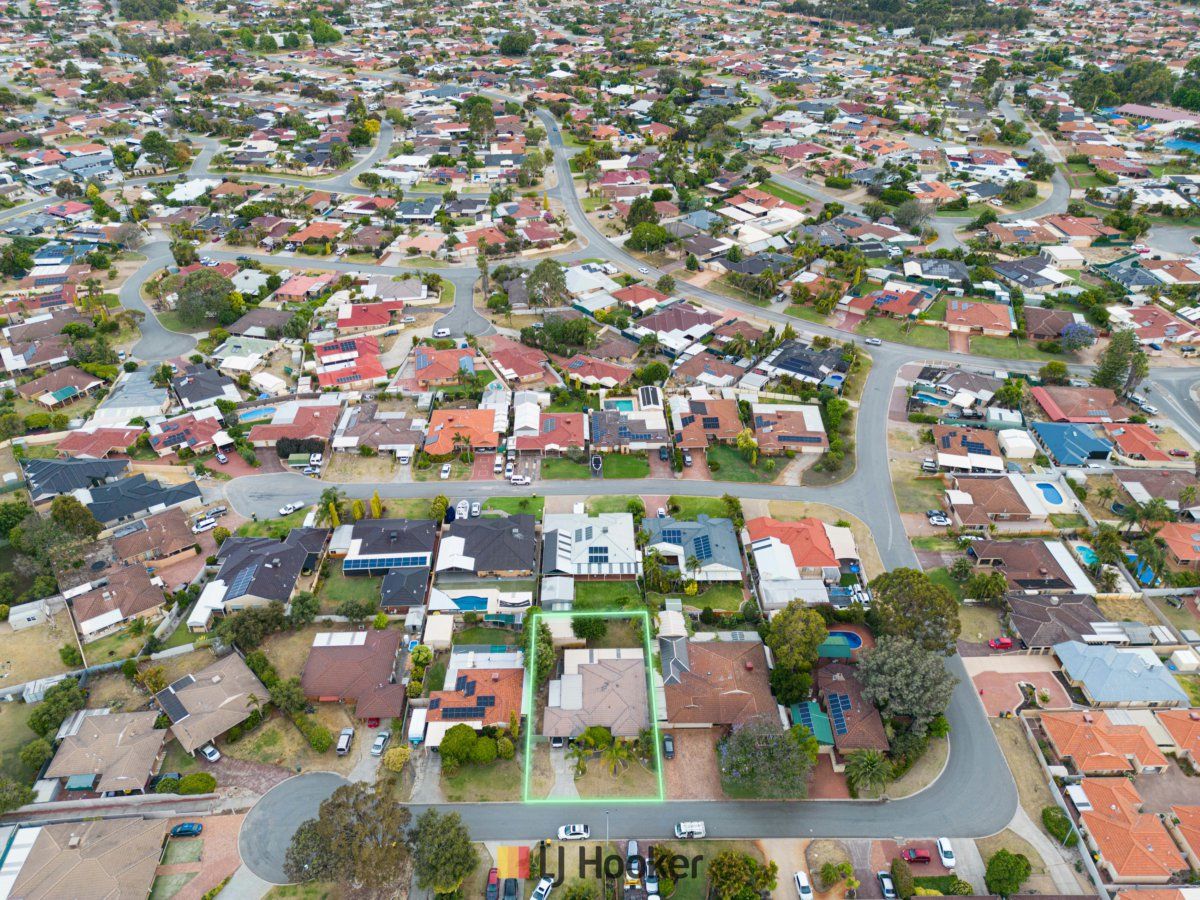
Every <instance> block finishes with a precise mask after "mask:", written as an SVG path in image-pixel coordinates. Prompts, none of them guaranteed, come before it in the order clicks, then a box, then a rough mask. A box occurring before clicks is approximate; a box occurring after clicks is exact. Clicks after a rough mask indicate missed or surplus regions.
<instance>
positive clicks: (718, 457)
mask: <svg viewBox="0 0 1200 900" xmlns="http://www.w3.org/2000/svg"><path fill="white" fill-rule="evenodd" d="M765 461H766V457H762V456H760V457H759V459H758V466H757V467H753V466H751V465H750V461H749V460H748V459H746V457H744V456H742V454H741V453H740V452H739V451H738V450H737V448H736V447H726V446H725V445H723V444H716V445H714V446H712V447H709V448H708V465H709V468H710V469H712V470H713V477H714V478H716V479H720V480H721V481H743V482H757V483H759V484H769V483H770V482H772V481H774V480H775V476H777V475H778V474H779V467H778V466H776V467H775V469H773V470H772V471H770V472H768V471H766V470H765V469H764V468H763V463H764V462H765ZM714 462H715V463H716V464H717V466H716V467H715V468H714V467H713V463H714Z"/></svg>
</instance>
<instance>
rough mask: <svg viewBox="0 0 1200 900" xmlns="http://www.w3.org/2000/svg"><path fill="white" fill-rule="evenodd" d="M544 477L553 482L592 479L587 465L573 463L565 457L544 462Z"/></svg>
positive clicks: (551, 458)
mask: <svg viewBox="0 0 1200 900" xmlns="http://www.w3.org/2000/svg"><path fill="white" fill-rule="evenodd" d="M542 477H543V478H546V479H551V480H573V479H582V478H590V477H591V471H590V470H589V469H588V464H587V463H581V462H573V461H572V460H569V459H567V458H565V457H549V458H547V459H544V460H542Z"/></svg>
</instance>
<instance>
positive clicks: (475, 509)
mask: <svg viewBox="0 0 1200 900" xmlns="http://www.w3.org/2000/svg"><path fill="white" fill-rule="evenodd" d="M481 512H483V507H481V506H480V505H479V501H478V500H476V501H475V502H474V503H472V504H471V518H472V519H478V518H479V514H480V513H481Z"/></svg>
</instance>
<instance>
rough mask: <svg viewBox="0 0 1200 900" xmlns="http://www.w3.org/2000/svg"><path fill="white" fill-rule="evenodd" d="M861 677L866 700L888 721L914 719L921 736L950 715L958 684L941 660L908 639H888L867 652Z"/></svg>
mask: <svg viewBox="0 0 1200 900" xmlns="http://www.w3.org/2000/svg"><path fill="white" fill-rule="evenodd" d="M858 677H859V679H860V680H861V681H862V683H863V696H864V697H866V698H867V699H868V700H870V701H871V702H872V703H873V704H875V706H877V707H878V708H879V711H880V712H881V713H882V714H883V715H884V717H885V718H897V717H910V718H911V719H912V726H911V727H912V730H913V731H915V732H916V733H918V734H923V733H924V732H925V729H926V728H928V726H929V723H930V722H932V721H933V720H934V719H936V718H937V717H938V716H940V715H941V714H942V713H944V712H945V711H946V707H947V706H949V705H950V695H951V694H953V693H954V686H955V685H956V684H957V683H958V679H957V678H955V677H954V676H953V675H951V674H950V673H949V672H948V671H946V667H945V665H944V663H943V660H942V658H941V656H939V655H938V654H937V653H935V652H933V651H931V650H927V649H925V648H923V647H922V646H921V645H920V644H918V643H917V642H916V641H914V640H913V639H912V638H909V637H907V636H904V635H886V636H884V637H881V638H880V639H879V641H878V643H877V644H876V645H875V647H874V648H873V649H871V650H867V651H864V652H863V654H862V656H861V658H860V659H859V663H858Z"/></svg>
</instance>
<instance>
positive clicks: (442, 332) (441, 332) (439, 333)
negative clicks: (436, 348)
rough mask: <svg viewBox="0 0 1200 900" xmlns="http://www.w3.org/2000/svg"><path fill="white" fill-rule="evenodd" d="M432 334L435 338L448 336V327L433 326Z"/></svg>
mask: <svg viewBox="0 0 1200 900" xmlns="http://www.w3.org/2000/svg"><path fill="white" fill-rule="evenodd" d="M433 336H434V337H435V338H448V337H450V329H449V328H435V329H433Z"/></svg>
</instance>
